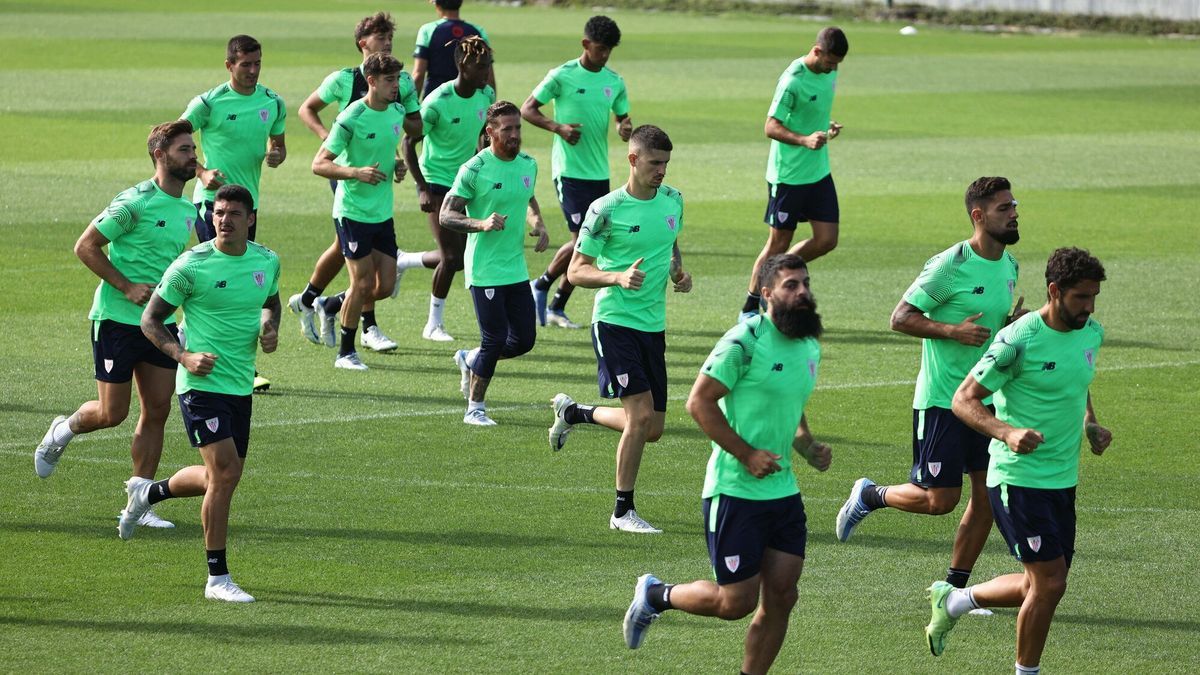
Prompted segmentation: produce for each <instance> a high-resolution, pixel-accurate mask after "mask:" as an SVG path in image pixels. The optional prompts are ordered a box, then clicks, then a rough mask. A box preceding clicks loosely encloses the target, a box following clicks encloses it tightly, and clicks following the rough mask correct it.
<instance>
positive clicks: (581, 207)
mask: <svg viewBox="0 0 1200 675" xmlns="http://www.w3.org/2000/svg"><path fill="white" fill-rule="evenodd" d="M554 189H555V191H556V192H557V193H558V204H559V206H561V207H562V212H563V217H564V218H566V219H567V229H568V230H570V231H572V232H578V231H579V228H580V227H582V226H583V219H584V218H586V217H587V211H588V207H590V206H591V205H592V202H594V201H596V200H597V199H600V198H601V197H603V196H604V195H606V194H608V193H609V192H612V189H611V187H610V183H609V181H607V180H587V179H584V178H570V177H567V176H560V177H558V178H555V179H554Z"/></svg>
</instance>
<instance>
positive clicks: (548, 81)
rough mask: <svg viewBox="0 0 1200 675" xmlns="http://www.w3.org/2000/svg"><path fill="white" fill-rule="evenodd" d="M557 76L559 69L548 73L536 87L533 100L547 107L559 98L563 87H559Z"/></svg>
mask: <svg viewBox="0 0 1200 675" xmlns="http://www.w3.org/2000/svg"><path fill="white" fill-rule="evenodd" d="M557 74H558V69H554V70H552V71H550V72H548V73H546V77H544V78H542V81H541V83H540V84H538V86H536V87H534V89H533V98H534V99H536V100H537V102H538V103H540V104H542V105H546V104H547V103H549V102H550V101H552V100H554V99H556V98H558V95H559V93H560V92H561V87H560V86H559V82H558V78H557V77H555V75H557Z"/></svg>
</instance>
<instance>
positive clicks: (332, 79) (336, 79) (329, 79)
mask: <svg viewBox="0 0 1200 675" xmlns="http://www.w3.org/2000/svg"><path fill="white" fill-rule="evenodd" d="M343 72H345V71H341V70H339V71H336V72H332V73H330V74H328V75H326V76H325V79H324V80H322V81H321V86H319V87H317V98H319V99H321V100H322V101H324V102H325V103H333V102H334V101H340V100H342V96H343V95H344V92H343V80H344V79H345V78H344V77H343V76H342V73H343Z"/></svg>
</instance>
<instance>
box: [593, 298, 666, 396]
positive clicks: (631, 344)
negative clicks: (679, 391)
mask: <svg viewBox="0 0 1200 675" xmlns="http://www.w3.org/2000/svg"><path fill="white" fill-rule="evenodd" d="M592 349H593V350H595V352H596V379H597V380H598V381H599V384H600V396H602V397H604V398H625V397H626V396H632V395H634V394H640V393H642V392H644V391H648V392H650V393H651V395H652V396H653V397H654V409H655V410H657V411H658V412H666V410H667V338H666V333H664V332H663V331H659V332H657V333H647V332H646V331H642V330H637V329H636V328H626V327H625V326H618V325H616V324H612V323H605V322H603V321H597V322H596V323H593V324H592Z"/></svg>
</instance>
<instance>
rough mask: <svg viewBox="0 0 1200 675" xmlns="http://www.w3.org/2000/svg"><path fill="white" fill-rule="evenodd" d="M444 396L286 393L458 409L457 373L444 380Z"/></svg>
mask: <svg viewBox="0 0 1200 675" xmlns="http://www.w3.org/2000/svg"><path fill="white" fill-rule="evenodd" d="M377 367H378V368H381V369H382V368H383V367H382V366H371V368H377ZM446 382H447V386H446V395H445V396H415V395H412V394H384V393H380V392H379V391H378V390H374V391H372V392H370V393H365V392H346V391H331V390H328V389H289V390H288V392H287V395H288V398H313V399H326V400H331V401H336V400H355V399H359V400H361V399H364V398H365V399H369V400H372V401H392V402H394V403H401V404H404V405H405V406H406V407H412V408H413V409H414V410H421V409H424V408H444V407H446V406H453V407H458V406H460V405H462V402H463V398H462V395H461V394H459V393H458V373H457V372H455V373H454V374H453V380H451V379H449V378H447V380H446Z"/></svg>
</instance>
